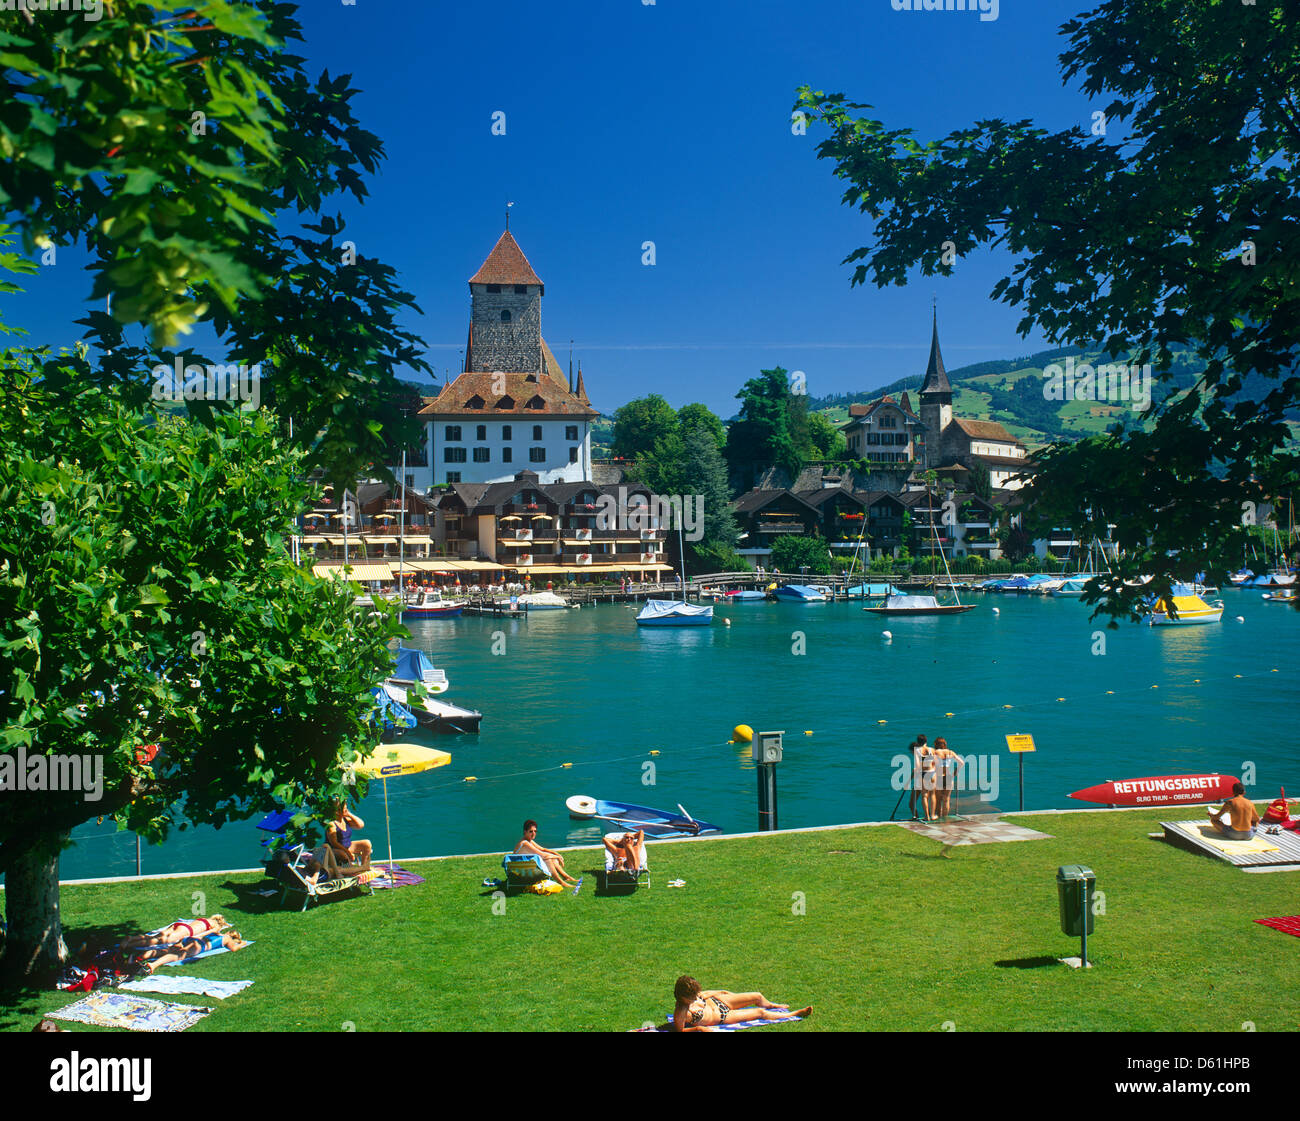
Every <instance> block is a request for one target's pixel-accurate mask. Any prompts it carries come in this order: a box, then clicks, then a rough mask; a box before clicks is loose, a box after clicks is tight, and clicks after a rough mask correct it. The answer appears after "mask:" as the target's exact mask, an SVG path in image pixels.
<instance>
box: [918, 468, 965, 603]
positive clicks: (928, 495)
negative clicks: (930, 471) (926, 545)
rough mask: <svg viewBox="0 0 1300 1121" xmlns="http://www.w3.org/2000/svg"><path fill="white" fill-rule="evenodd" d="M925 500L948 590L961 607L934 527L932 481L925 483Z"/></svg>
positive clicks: (931, 530)
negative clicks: (928, 508) (946, 578)
mask: <svg viewBox="0 0 1300 1121" xmlns="http://www.w3.org/2000/svg"><path fill="white" fill-rule="evenodd" d="M925 500H926V503H927V505H928V506H929V507H930V536H931V537H932V538H933V540H934V543H935V545H937V546H938V547H939V559H940V560H941V561H943V574H944V575H945V576H947V577H948V590H949V591H950V592H952V598H953V599H955V600H956V601H957V606H958V607H960V606H961V596H959V595H958V594H957V589H956V587H954V585H953V582H952V573H951V572H949V571H948V558H947V557H946V556H945V555H944V552H943V542H942V541H940V540H939V534H938V532H937V531H936V530H935V527H934V498H933V496H932V495H931V493H930V480H929V479H926V481H925Z"/></svg>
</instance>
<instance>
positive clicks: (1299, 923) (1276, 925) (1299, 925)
mask: <svg viewBox="0 0 1300 1121" xmlns="http://www.w3.org/2000/svg"><path fill="white" fill-rule="evenodd" d="M1255 921H1256V922H1257V923H1259V924H1260V925H1261V926H1271V927H1272V928H1273V929H1274V930H1280V931H1281V932H1282V933H1283V934H1294V935H1295V936H1296V937H1297V938H1300V915H1288V916H1287V917H1285V918H1281V919H1256V920H1255Z"/></svg>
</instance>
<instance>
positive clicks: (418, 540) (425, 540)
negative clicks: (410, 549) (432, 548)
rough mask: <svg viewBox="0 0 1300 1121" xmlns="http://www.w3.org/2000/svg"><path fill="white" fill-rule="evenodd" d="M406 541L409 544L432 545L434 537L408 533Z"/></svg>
mask: <svg viewBox="0 0 1300 1121" xmlns="http://www.w3.org/2000/svg"><path fill="white" fill-rule="evenodd" d="M406 543H407V544H408V545H432V544H433V538H432V537H411V536H409V535H408V536H407V538H406Z"/></svg>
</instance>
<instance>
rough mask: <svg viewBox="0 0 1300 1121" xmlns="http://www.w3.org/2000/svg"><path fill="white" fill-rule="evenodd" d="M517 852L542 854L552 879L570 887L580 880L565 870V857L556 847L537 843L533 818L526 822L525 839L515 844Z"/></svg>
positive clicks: (533, 854) (534, 854)
mask: <svg viewBox="0 0 1300 1121" xmlns="http://www.w3.org/2000/svg"><path fill="white" fill-rule="evenodd" d="M515 852H516V853H528V854H530V855H532V856H540V857H541V858H542V862H543V863H544V864H545V865H546V867H547V868H548V869H549V870H550V873H551V878H552V879H556V880H559V881H560V882H561V883H563V884H568V885H569V887H573V886H574V885H575V884H577V882H578V881H577V880H575V879H574V878H573V877H572V876H570V875H569V874H568V873H567V872H566V871H565V870H564V857H562V856H561V855H560V854H559V853H558V852H556V851H555V850H554V849H544V848H542V846H541V845H539V844H538V843H537V822H535V821H533V819H532V818H529V819H528V820H527V821H525V822H524V836H523V840H521V841H520V842H519V844H517V845H515Z"/></svg>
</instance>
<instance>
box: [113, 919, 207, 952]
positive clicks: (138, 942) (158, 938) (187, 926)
mask: <svg viewBox="0 0 1300 1121" xmlns="http://www.w3.org/2000/svg"><path fill="white" fill-rule="evenodd" d="M229 926H230V924H229V923H228V922H226V920H225V919H223V918H222V917H221V916H220V915H213V916H212V918H210V919H206V918H203V917H201V916H200V917H199V918H196V919H193V920H191V921H190V922H181V920H180V919H177V920H176V921H175V922H173V923H168V924H167V925H166V926H164V927H163V928H162V929H161V930H159V931H158V932H157V933H153V934H133V935H131V937H130V938H124V939H122V941H121V942H120V943H119V949H123V950H133V949H137V948H139V947H142V946H170V945H175V944H176V943H177V942H181V941H183V940H184V939H186V938H193V937H194V936H195V935H202V934H211V933H213V932H214V931H219V930H225V929H227V928H228V927H229Z"/></svg>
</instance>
